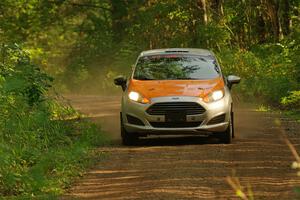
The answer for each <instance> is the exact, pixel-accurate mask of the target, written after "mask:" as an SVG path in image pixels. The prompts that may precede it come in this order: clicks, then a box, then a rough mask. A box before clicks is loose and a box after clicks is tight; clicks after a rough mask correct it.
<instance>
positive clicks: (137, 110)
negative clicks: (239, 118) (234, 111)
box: [122, 92, 232, 136]
mask: <svg viewBox="0 0 300 200" xmlns="http://www.w3.org/2000/svg"><path fill="white" fill-rule="evenodd" d="M174 99H175V100H174ZM176 101H177V102H196V103H198V104H200V105H201V106H202V107H203V108H204V109H205V112H204V113H202V114H196V115H187V116H186V121H187V122H199V125H197V126H195V127H176V128H173V127H170V128H169V127H168V128H166V127H154V126H153V125H151V123H152V122H165V115H150V114H148V113H147V112H146V110H147V109H148V108H149V107H150V106H151V105H152V104H155V103H162V102H176ZM231 103H232V100H231V96H230V93H229V92H225V96H224V97H223V98H222V99H221V100H219V101H216V102H212V103H205V102H203V101H202V100H201V98H198V97H189V96H175V97H174V96H170V97H158V98H152V99H151V104H141V103H137V102H134V101H132V100H130V99H128V97H127V95H124V96H123V99H122V120H123V125H124V128H125V130H126V131H127V132H130V133H135V134H138V135H140V136H145V135H184V134H192V135H203V134H205V135H206V134H209V133H214V132H223V131H225V130H226V129H227V127H228V125H229V119H230V111H231ZM127 115H130V116H133V117H136V118H138V119H139V120H141V121H142V122H143V124H144V125H135V124H132V123H129V122H128V120H127ZM220 115H225V118H224V121H222V122H220V123H216V124H208V122H209V121H210V120H211V119H213V118H215V117H216V116H220Z"/></svg>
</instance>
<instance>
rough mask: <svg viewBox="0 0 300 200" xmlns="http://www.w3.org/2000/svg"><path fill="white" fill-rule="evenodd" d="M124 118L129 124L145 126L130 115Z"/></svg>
mask: <svg viewBox="0 0 300 200" xmlns="http://www.w3.org/2000/svg"><path fill="white" fill-rule="evenodd" d="M126 117H127V121H128V123H129V124H134V125H139V126H145V124H144V123H143V122H142V120H140V119H139V118H136V117H133V116H131V115H126Z"/></svg>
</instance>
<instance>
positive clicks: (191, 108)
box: [146, 102, 205, 115]
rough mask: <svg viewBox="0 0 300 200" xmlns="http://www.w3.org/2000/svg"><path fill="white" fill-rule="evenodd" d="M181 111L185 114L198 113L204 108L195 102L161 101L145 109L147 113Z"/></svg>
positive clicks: (156, 113) (158, 113)
mask: <svg viewBox="0 0 300 200" xmlns="http://www.w3.org/2000/svg"><path fill="white" fill-rule="evenodd" d="M180 111H183V112H185V113H186V114H187V115H198V114H202V113H204V112H205V109H204V108H203V107H202V106H201V105H200V104H198V103H195V102H163V103H155V104H153V105H152V106H150V107H149V108H148V109H147V111H146V112H147V113H148V114H149V115H165V114H166V113H167V112H180Z"/></svg>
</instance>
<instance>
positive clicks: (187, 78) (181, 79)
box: [175, 77, 199, 80]
mask: <svg viewBox="0 0 300 200" xmlns="http://www.w3.org/2000/svg"><path fill="white" fill-rule="evenodd" d="M175 80H199V79H198V78H181V77H179V78H176V79H175Z"/></svg>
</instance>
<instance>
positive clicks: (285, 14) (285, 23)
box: [282, 0, 291, 35]
mask: <svg viewBox="0 0 300 200" xmlns="http://www.w3.org/2000/svg"><path fill="white" fill-rule="evenodd" d="M290 28H291V17H290V2H289V0H283V4H282V29H283V34H284V35H288V34H289V33H290Z"/></svg>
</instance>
